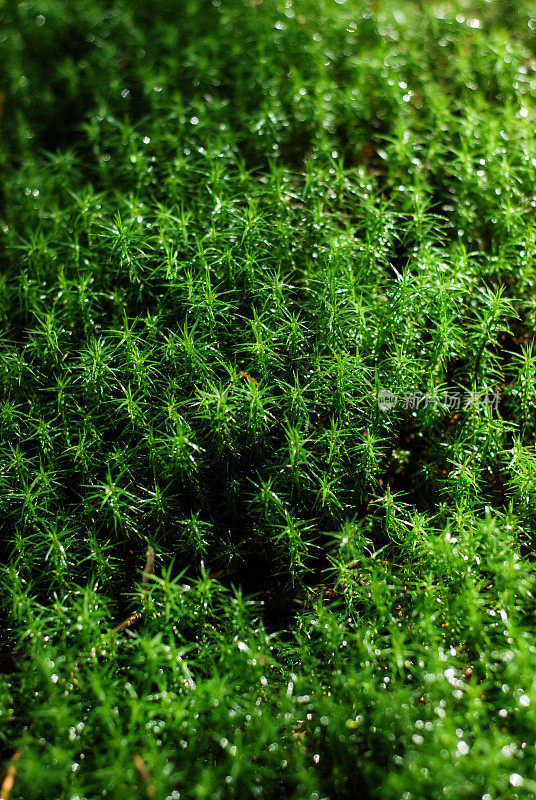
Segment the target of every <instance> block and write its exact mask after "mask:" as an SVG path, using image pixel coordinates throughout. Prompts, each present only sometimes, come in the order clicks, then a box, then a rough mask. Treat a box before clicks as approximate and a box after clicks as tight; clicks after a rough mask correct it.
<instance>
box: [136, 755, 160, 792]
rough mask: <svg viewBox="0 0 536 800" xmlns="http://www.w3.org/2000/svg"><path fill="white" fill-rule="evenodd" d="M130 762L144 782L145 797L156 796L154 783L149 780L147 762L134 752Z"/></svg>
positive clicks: (149, 774)
mask: <svg viewBox="0 0 536 800" xmlns="http://www.w3.org/2000/svg"><path fill="white" fill-rule="evenodd" d="M132 763H133V764H134V766H135V767H136V769H137V770H138V772H139V773H140V777H141V779H142V780H143V782H144V783H145V792H146V794H147V797H150V798H153V797H156V791H155V788H154V785H153V784H152V782H151V773H150V772H149V770H148V769H147V764H146V763H145V761H144V760H143V758H142V757H141V756H140V755H139V753H134V755H133V756H132Z"/></svg>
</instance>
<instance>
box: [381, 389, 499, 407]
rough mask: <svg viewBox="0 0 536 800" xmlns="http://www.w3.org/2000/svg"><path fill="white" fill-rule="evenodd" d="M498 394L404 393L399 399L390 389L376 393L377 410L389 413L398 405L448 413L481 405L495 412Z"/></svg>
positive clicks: (474, 392) (495, 392)
mask: <svg viewBox="0 0 536 800" xmlns="http://www.w3.org/2000/svg"><path fill="white" fill-rule="evenodd" d="M499 400H500V392H499V391H494V392H492V391H489V390H486V391H483V392H477V391H471V392H469V391H461V390H460V391H458V390H452V391H448V392H447V391H446V392H439V393H437V394H431V393H430V392H426V393H424V394H423V393H422V392H421V393H420V392H406V393H405V394H404V395H402V396H401V397H399V396H398V395H396V394H395V393H394V392H392V391H391V390H390V389H380V391H379V392H378V408H379V409H380V411H391V409H393V408H396V406H397V405H399V404H400V406H401V407H402V408H405V409H419V408H426V407H427V406H429V405H431V406H433V407H434V409H437V408H438V407H439V406H443V408H446V409H448V410H449V411H460V410H463V411H467V409H469V408H471V407H472V406H477V405H483V406H485V407H486V408H493V409H495V410H497V408H498V407H499Z"/></svg>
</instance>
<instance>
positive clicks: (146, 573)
mask: <svg viewBox="0 0 536 800" xmlns="http://www.w3.org/2000/svg"><path fill="white" fill-rule="evenodd" d="M153 572H154V550H153V548H152V547H151V545H149V547H148V548H147V552H146V553H145V566H144V568H143V572H142V574H141V588H142V590H143V593H144V594H145V596H147V594H148V592H149V578H150V577H151V575H152V574H153ZM144 614H145V608H142V609H141V611H135V612H134V613H133V614H131V615H130V617H127V618H126V619H124V620H123V622H120V623H119V624H118V625H116V626H115V627H114V628H113V632H114V633H121V631H124V630H125V628H130V626H131V625H134V623H135V622H137V621H138V620H139V619H141V618H142V616H143V615H144Z"/></svg>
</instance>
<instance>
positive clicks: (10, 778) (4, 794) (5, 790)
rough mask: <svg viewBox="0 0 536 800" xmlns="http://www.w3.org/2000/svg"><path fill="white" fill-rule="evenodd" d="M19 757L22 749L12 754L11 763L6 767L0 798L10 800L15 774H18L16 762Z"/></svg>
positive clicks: (0, 788) (0, 799)
mask: <svg viewBox="0 0 536 800" xmlns="http://www.w3.org/2000/svg"><path fill="white" fill-rule="evenodd" d="M19 758H20V750H17V752H16V753H13V755H12V756H11V760H10V763H9V765H8V768H7V769H6V774H5V775H4V780H3V781H2V786H0V800H9V793H10V792H11V790H12V789H13V785H14V783H15V775H16V774H17V767H16V766H15V764H16V763H17V761H18V760H19Z"/></svg>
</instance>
